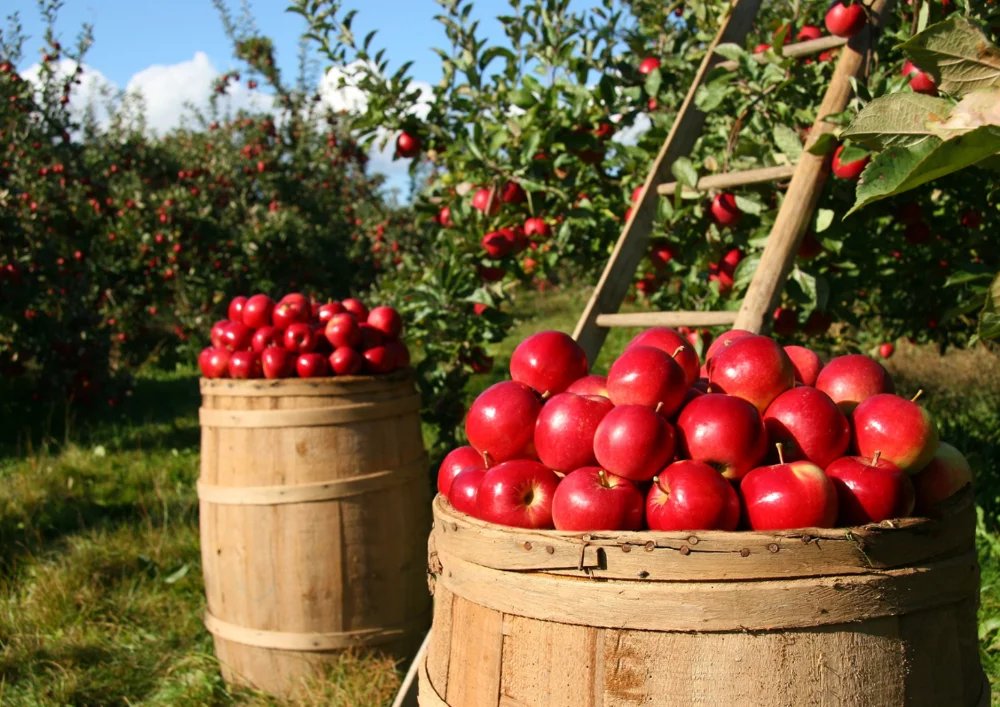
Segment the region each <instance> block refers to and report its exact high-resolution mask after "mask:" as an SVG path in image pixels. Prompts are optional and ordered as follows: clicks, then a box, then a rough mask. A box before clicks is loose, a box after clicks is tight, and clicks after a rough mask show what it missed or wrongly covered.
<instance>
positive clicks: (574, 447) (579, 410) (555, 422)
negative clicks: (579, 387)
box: [534, 392, 614, 473]
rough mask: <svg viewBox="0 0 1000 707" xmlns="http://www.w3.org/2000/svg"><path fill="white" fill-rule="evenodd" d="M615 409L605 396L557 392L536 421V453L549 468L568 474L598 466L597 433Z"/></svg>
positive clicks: (544, 406)
mask: <svg viewBox="0 0 1000 707" xmlns="http://www.w3.org/2000/svg"><path fill="white" fill-rule="evenodd" d="M612 408H614V405H612V404H611V401H610V400H608V399H607V398H605V397H602V396H599V395H594V396H584V395H576V394H575V393H567V392H563V393H557V394H556V395H553V396H552V397H551V398H549V399H548V400H547V401H546V402H545V404H544V405H543V406H542V410H541V412H539V413H538V418H537V420H536V421H535V437H534V440H535V451H536V452H537V453H538V458H539V460H541V462H542V463H543V464H545V465H546V466H547V467H549V468H550V469H555V470H556V471H561V472H563V473H568V472H570V471H573V470H574V469H579V468H580V467H584V466H593V465H595V464H597V458H596V457H595V456H594V433H595V432H596V431H597V426H598V425H599V424H600V422H601V420H602V419H604V416H605V415H606V414H608V412H609V411H610V410H611V409H612Z"/></svg>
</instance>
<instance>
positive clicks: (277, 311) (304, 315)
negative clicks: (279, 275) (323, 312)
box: [271, 295, 312, 329]
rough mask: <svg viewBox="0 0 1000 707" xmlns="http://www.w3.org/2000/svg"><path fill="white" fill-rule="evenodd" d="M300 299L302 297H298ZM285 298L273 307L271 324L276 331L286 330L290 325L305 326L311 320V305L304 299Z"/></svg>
mask: <svg viewBox="0 0 1000 707" xmlns="http://www.w3.org/2000/svg"><path fill="white" fill-rule="evenodd" d="M298 297H302V295H298ZM298 297H291V298H289V296H286V297H284V298H282V299H281V301H279V302H278V304H276V305H274V309H273V310H272V312H271V323H272V324H274V326H275V327H276V328H278V329H287V328H288V327H289V325H291V324H298V323H303V324H307V323H309V321H310V320H311V319H312V305H311V304H310V303H309V301H308V300H306V299H305V297H302V299H299V298H298Z"/></svg>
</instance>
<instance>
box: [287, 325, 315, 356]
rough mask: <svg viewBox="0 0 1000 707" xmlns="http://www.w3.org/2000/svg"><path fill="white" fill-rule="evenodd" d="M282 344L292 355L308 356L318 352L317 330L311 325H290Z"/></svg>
mask: <svg viewBox="0 0 1000 707" xmlns="http://www.w3.org/2000/svg"><path fill="white" fill-rule="evenodd" d="M281 341H282V344H283V345H284V347H285V348H286V349H288V350H289V351H291V352H292V353H298V354H306V353H312V352H313V351H315V350H316V344H317V339H316V330H315V329H313V327H312V325H311V324H306V323H305V322H295V323H294V324H289V325H288V328H287V329H285V334H284V336H282V337H281Z"/></svg>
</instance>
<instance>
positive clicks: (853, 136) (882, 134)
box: [840, 93, 952, 150]
mask: <svg viewBox="0 0 1000 707" xmlns="http://www.w3.org/2000/svg"><path fill="white" fill-rule="evenodd" d="M951 110H952V103H951V101H949V100H947V99H945V98H937V97H935V96H927V95H924V94H922V93H892V94H889V95H888V96H881V97H879V98H876V99H875V100H873V101H872V102H871V103H869V104H868V105H866V106H865V107H864V108H862V109H861V112H860V113H858V115H857V117H856V118H855V119H854V120H853V121H851V124H850V125H849V126H847V128H846V129H845V130H843V131H842V132H841V133H840V137H841V139H849V140H851V141H853V142H856V143H859V144H861V145H864V146H865V147H869V148H871V149H873V150H881V149H884V148H886V147H891V146H893V145H901V146H911V147H913V146H916V145H919V144H920V143H921V142H923V141H924V140H927V139H928V138H930V137H933V136H934V135H936V133H935V131H934V130H933V129H932V128H931V127H930V126H929V124H930V123H931V122H934V121H937V122H941V121H943V120H944V119H945V118H946V117H947V116H948V115H949V114H950V113H951Z"/></svg>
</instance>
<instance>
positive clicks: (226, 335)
mask: <svg viewBox="0 0 1000 707" xmlns="http://www.w3.org/2000/svg"><path fill="white" fill-rule="evenodd" d="M252 340H253V330H251V329H250V328H249V327H248V326H246V325H245V324H244V323H243V322H229V323H228V324H227V325H226V326H225V328H224V329H223V331H222V345H223V346H224V347H225V348H227V349H229V350H230V351H243V350H247V349H249V348H250V343H251V341H252Z"/></svg>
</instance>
